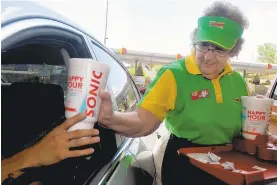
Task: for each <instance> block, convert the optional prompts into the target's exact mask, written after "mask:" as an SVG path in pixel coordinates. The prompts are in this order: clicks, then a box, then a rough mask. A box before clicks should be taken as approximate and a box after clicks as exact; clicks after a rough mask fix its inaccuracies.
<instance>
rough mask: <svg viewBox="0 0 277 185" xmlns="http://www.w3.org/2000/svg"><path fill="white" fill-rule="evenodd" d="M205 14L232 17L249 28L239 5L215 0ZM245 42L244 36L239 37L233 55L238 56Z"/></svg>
mask: <svg viewBox="0 0 277 185" xmlns="http://www.w3.org/2000/svg"><path fill="white" fill-rule="evenodd" d="M204 16H218V17H226V18H229V19H232V20H233V21H236V22H237V23H239V24H240V25H241V26H242V27H243V28H244V29H247V28H248V19H247V18H246V17H244V15H243V13H242V12H241V11H240V10H239V8H238V7H237V6H234V5H232V4H231V3H227V2H220V1H219V2H214V3H213V4H212V5H211V6H210V7H208V8H207V9H205V10H204ZM196 32H197V28H195V29H194V31H193V32H192V40H194V39H195V35H196ZM243 43H244V39H243V38H239V39H238V41H237V43H236V45H235V46H234V47H233V49H232V52H231V54H230V55H231V57H234V56H237V55H238V54H239V52H240V51H241V49H242V45H243Z"/></svg>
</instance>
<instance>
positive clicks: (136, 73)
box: [135, 64, 144, 76]
mask: <svg viewBox="0 0 277 185" xmlns="http://www.w3.org/2000/svg"><path fill="white" fill-rule="evenodd" d="M135 76H144V74H143V69H142V66H141V64H139V66H138V68H137V69H136V72H135Z"/></svg>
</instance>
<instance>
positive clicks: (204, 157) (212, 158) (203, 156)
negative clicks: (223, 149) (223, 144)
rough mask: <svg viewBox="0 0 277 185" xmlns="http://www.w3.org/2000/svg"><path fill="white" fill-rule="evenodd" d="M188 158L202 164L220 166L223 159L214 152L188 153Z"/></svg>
mask: <svg viewBox="0 0 277 185" xmlns="http://www.w3.org/2000/svg"><path fill="white" fill-rule="evenodd" d="M187 156H188V157H191V158H193V159H195V160H197V161H199V162H202V163H210V164H220V163H219V160H220V159H221V157H219V156H217V155H215V154H214V153H212V152H208V153H188V154H187Z"/></svg>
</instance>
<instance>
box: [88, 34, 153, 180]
mask: <svg viewBox="0 0 277 185" xmlns="http://www.w3.org/2000/svg"><path fill="white" fill-rule="evenodd" d="M91 48H92V50H93V52H94V55H95V57H96V59H97V60H98V61H100V62H103V63H106V64H108V65H109V66H110V68H111V69H110V75H109V78H108V85H109V87H110V89H109V91H110V92H111V96H112V101H113V104H114V106H115V107H117V109H118V111H120V112H131V111H134V110H135V109H136V104H137V103H138V101H139V99H140V94H139V92H138V90H137V88H136V86H135V84H134V82H133V80H132V78H131V76H130V75H129V73H128V72H127V70H126V69H125V68H124V67H123V65H121V62H120V61H118V60H117V59H116V57H115V56H114V55H113V54H112V53H111V52H110V51H109V50H107V49H105V48H104V47H103V46H101V44H99V43H97V42H96V41H94V40H92V39H91ZM114 163H117V165H116V167H115V169H114V171H113V173H111V174H110V175H109V178H107V179H105V180H102V181H101V182H102V183H103V182H105V184H109V185H117V184H121V185H124V184H126V185H135V184H149V185H150V184H151V185H152V184H153V181H154V174H155V166H154V159H153V155H152V152H151V151H149V150H148V149H147V147H146V146H145V145H144V143H143V141H142V140H141V139H140V138H136V139H132V141H131V142H130V144H129V146H128V147H127V148H126V149H125V152H124V153H123V154H122V156H121V158H120V159H118V161H114ZM107 173H109V172H107Z"/></svg>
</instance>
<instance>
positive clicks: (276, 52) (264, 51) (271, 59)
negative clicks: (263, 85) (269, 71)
mask: <svg viewBox="0 0 277 185" xmlns="http://www.w3.org/2000/svg"><path fill="white" fill-rule="evenodd" d="M258 60H259V62H263V63H269V64H274V63H277V46H276V45H275V44H273V43H265V44H263V45H261V46H258Z"/></svg>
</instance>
